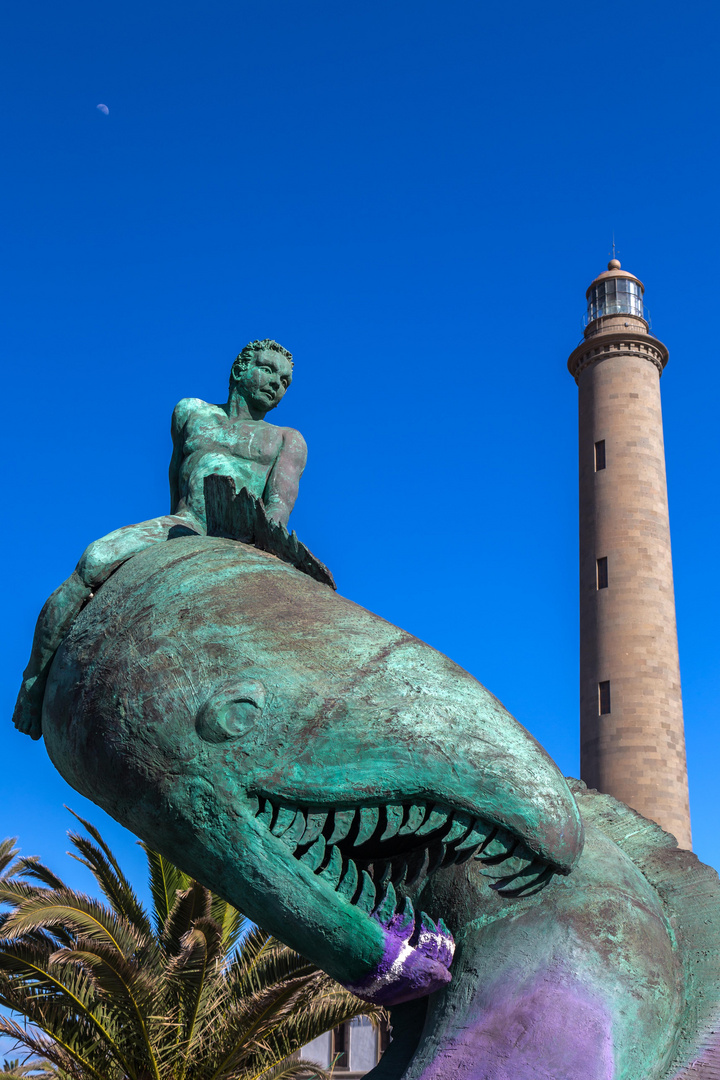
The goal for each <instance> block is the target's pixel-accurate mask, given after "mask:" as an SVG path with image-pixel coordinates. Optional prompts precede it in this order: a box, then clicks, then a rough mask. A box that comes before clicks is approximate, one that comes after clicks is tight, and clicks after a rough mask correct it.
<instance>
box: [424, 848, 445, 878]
mask: <svg viewBox="0 0 720 1080" xmlns="http://www.w3.org/2000/svg"><path fill="white" fill-rule="evenodd" d="M446 855H447V844H446V843H445V841H444V840H436V841H435V843H434V844H431V845H430V847H429V848H428V863H427V869H426V871H425V873H426V874H427V875H428V877H429V876H430V875H431V874H434V873H435V871H436V870H437V869H438V867H439V866H442V864H443V860H444V859H445V856H446Z"/></svg>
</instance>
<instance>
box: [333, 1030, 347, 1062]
mask: <svg viewBox="0 0 720 1080" xmlns="http://www.w3.org/2000/svg"><path fill="white" fill-rule="evenodd" d="M332 1056H333V1062H334V1065H335V1068H336V1069H347V1068H348V1067H349V1054H348V1029H347V1024H340V1026H339V1027H336V1028H334V1029H333V1033H332Z"/></svg>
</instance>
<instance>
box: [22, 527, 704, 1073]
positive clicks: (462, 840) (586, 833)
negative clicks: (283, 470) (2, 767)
mask: <svg viewBox="0 0 720 1080" xmlns="http://www.w3.org/2000/svg"><path fill="white" fill-rule="evenodd" d="M42 730H43V736H44V739H45V743H46V747H47V751H48V753H49V755H50V757H51V759H52V761H53V762H54V764H55V766H56V767H57V768H58V770H59V771H60V773H61V774H62V775H63V776H64V777H65V779H66V780H67V781H68V782H69V783H70V784H71V785H72V786H73V787H75V788H76V789H77V790H78V791H80V792H81V793H82V794H83V795H85V796H87V797H88V798H90V799H92V800H93V801H94V802H96V803H97V804H98V805H100V806H102V807H103V808H104V809H105V810H106V811H107V812H108V813H110V814H111V815H112V816H113V817H114V818H116V819H117V820H118V821H119V822H121V823H122V824H123V825H125V826H126V827H127V828H129V829H130V830H131V831H132V832H134V833H135V834H136V835H138V836H139V837H141V838H142V839H143V840H144V841H146V842H147V843H148V844H150V845H152V847H153V848H154V849H156V850H159V851H160V852H162V853H163V854H164V855H166V856H167V857H168V858H170V859H171V860H172V861H173V862H175V863H176V864H177V865H178V866H180V867H181V868H182V869H183V870H185V871H186V872H187V873H189V874H192V875H194V876H195V877H196V878H197V879H198V880H200V881H201V882H203V883H204V884H205V885H207V886H208V887H210V888H211V889H213V890H214V891H215V892H217V893H219V894H220V895H221V896H223V897H224V898H225V899H226V900H228V901H229V902H231V903H233V904H234V905H236V906H237V907H238V908H240V909H241V910H242V911H243V912H244V913H245V914H247V915H248V916H249V917H250V918H251V919H253V920H256V921H257V922H259V923H261V924H262V925H263V927H265V928H266V929H267V930H269V931H271V932H272V933H274V934H276V935H277V936H278V937H279V938H281V939H282V940H283V941H285V942H286V943H287V944H288V945H290V946H292V947H293V948H295V949H297V950H299V951H300V952H301V953H303V954H304V955H305V956H307V957H308V958H309V959H311V960H312V961H314V962H315V963H317V964H318V965H319V966H321V967H323V968H324V969H325V970H326V971H327V972H328V973H329V974H330V975H332V976H333V977H334V978H335V979H337V980H338V981H340V982H341V983H342V984H343V985H345V986H347V987H349V988H350V989H352V990H354V991H355V992H356V993H357V994H359V995H360V996H362V997H365V998H366V999H368V1000H372V1001H376V1002H380V1003H382V1004H384V1005H386V1006H388V1008H389V1009H390V1010H391V1017H392V1024H393V1041H392V1043H391V1045H390V1047H389V1049H388V1051H387V1052H386V1053H385V1055H384V1056H383V1058H382V1059H381V1061H380V1063H379V1065H378V1066H377V1068H376V1070H374V1072H373V1074H372V1075H373V1077H374V1078H375V1080H511V1078H512V1080H530V1078H533V1080H541V1078H542V1080H670V1078H671V1077H672V1078H676V1080H679V1078H680V1077H681V1076H687V1077H688V1078H689V1077H690V1076H693V1077H701V1076H708V1077H710V1076H714V1075H720V1074H715V1073H712V1072H706V1073H703V1072H702V1071H698V1070H699V1069H700V1070H701V1069H702V1068H704V1067H705V1065H707V1063H708V1062H710V1061H712V1060H714V1059H713V1055H714V1054H716V1050H717V1048H716V1037H715V1035H714V1034H713V1032H714V1031H715V1030H716V1021H717V1019H718V1014H719V1012H720V1008H719V1005H720V963H719V955H718V953H719V948H720V888H719V887H718V881H717V875H716V874H715V873H714V871H711V870H710V869H709V868H707V867H703V866H702V865H701V864H700V863H698V861H697V859H696V858H695V857H694V856H693V855H692V854H691V853H689V852H678V850H677V848H676V846H675V842H674V840H673V838H671V837H669V836H668V835H667V834H665V833H663V832H662V831H661V830H660V829H659V828H658V827H657V826H655V825H653V824H652V823H650V822H647V821H645V820H644V819H642V818H640V817H639V816H638V815H637V814H635V813H634V812H633V811H630V810H629V809H628V808H627V807H623V806H622V805H621V804H619V803H616V802H615V801H614V800H612V799H610V798H609V797H607V796H600V795H598V794H597V793H593V792H589V791H587V790H586V789H585V788H584V786H583V785H581V784H580V783H579V782H568V781H567V780H566V779H565V778H564V777H563V776H562V775H561V773H560V772H559V770H558V769H557V767H556V766H555V764H554V763H553V762H552V761H551V759H550V758H549V757H548V755H547V754H546V753H545V751H544V750H543V749H542V748H541V747H540V746H539V745H538V743H537V742H536V741H535V740H534V739H533V737H532V736H531V735H530V734H529V733H528V732H527V731H526V730H525V729H524V728H523V727H522V726H521V725H520V724H519V723H518V722H517V721H516V720H515V719H514V718H513V717H512V716H511V715H510V714H509V713H508V712H507V710H506V709H504V707H503V706H502V705H501V704H500V702H499V701H497V699H496V698H494V697H493V696H492V694H491V693H489V692H488V691H487V690H486V689H485V688H484V687H482V686H481V685H480V684H479V683H478V682H477V681H476V680H475V679H474V678H473V677H472V676H470V675H469V674H468V673H467V672H465V671H464V670H462V669H461V668H460V667H458V666H457V665H456V664H454V663H453V662H452V661H451V660H449V659H448V658H447V657H445V656H443V655H442V654H440V653H439V652H437V651H436V650H434V649H432V648H430V647H429V646H428V645H426V644H424V643H422V642H420V641H418V640H417V639H415V638H413V637H412V636H411V635H409V634H407V633H405V632H404V631H402V630H400V629H398V628H397V627H395V626H393V625H391V624H390V623H388V622H386V621H385V620H383V619H381V618H379V617H378V616H376V615H374V614H372V613H371V612H369V611H366V610H365V609H363V608H362V607H360V606H358V605H357V604H355V603H353V602H352V601H350V600H348V599H346V598H344V597H342V596H340V595H339V594H338V593H337V592H335V591H334V589H333V588H331V587H329V586H328V584H327V583H325V582H324V581H323V580H320V579H318V577H317V576H316V577H311V576H309V575H308V574H307V573H303V572H301V570H299V569H297V567H296V566H294V565H292V563H291V562H288V561H284V560H283V558H278V557H276V556H275V555H273V554H272V553H270V552H268V551H263V550H259V549H258V548H257V547H256V546H254V545H253V544H252V543H241V542H239V541H238V540H233V539H229V538H227V537H223V536H201V537H194V536H183V537H178V538H175V539H173V540H170V541H168V542H166V543H162V544H157V545H155V546H153V547H152V548H149V549H148V550H146V551H144V552H141V553H140V554H138V555H136V556H135V557H133V558H132V559H130V560H129V561H128V562H126V563H124V564H123V565H122V566H120V567H119V569H117V570H116V572H115V573H114V574H113V576H112V577H110V578H109V580H108V581H106V582H105V584H104V585H102V587H101V588H100V589H98V591H97V593H96V594H95V596H94V597H93V598H92V600H91V601H90V602H89V603H88V604H87V606H86V607H85V608H84V609H83V610H82V612H81V613H80V615H79V616H78V617H77V618H76V620H75V622H74V624H73V625H72V627H71V628H70V630H69V633H68V634H67V636H66V638H65V640H64V642H63V644H62V646H61V647H60V649H59V650H58V652H57V654H56V656H55V659H54V661H53V664H52V667H51V670H50V674H49V678H48V683H47V688H46V691H45V698H44V705H43V712H42ZM718 1030H720V1029H718ZM707 1068H711V1066H710V1065H707ZM688 1070H689V1071H688Z"/></svg>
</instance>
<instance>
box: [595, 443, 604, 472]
mask: <svg viewBox="0 0 720 1080" xmlns="http://www.w3.org/2000/svg"><path fill="white" fill-rule="evenodd" d="M604 468H605V440H604V439H601V440H600V442H596V443H595V472H600V470H601V469H604Z"/></svg>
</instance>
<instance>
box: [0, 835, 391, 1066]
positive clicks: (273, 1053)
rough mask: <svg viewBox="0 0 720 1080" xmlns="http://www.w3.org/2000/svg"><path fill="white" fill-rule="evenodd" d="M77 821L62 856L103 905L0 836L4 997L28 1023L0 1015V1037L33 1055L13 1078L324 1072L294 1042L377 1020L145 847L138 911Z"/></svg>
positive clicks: (104, 852) (120, 877)
mask: <svg viewBox="0 0 720 1080" xmlns="http://www.w3.org/2000/svg"><path fill="white" fill-rule="evenodd" d="M75 816H76V817H77V815H75ZM78 821H80V822H81V824H82V825H83V826H84V828H85V830H86V831H87V833H88V834H89V835H88V836H85V835H81V834H78V833H70V841H71V843H72V845H73V847H74V849H75V852H74V853H71V854H72V856H73V858H76V859H78V860H79V861H80V862H81V863H83V865H85V866H86V867H87V868H88V869H89V870H90V871H91V872H92V874H93V875H94V877H95V880H96V881H97V883H98V885H99V886H100V889H101V890H102V892H103V894H104V896H105V901H106V902H103V901H100V900H96V899H94V898H92V897H90V896H87V895H85V894H84V893H79V892H76V891H74V890H72V889H70V888H69V887H68V886H67V885H66V884H65V883H64V882H63V881H62V880H61V879H60V878H59V877H57V876H56V875H55V874H54V873H53V872H52V871H51V870H49V869H48V868H47V867H46V866H44V865H43V864H42V863H41V862H40V861H39V860H38V859H37V858H19V857H18V851H17V849H16V848H15V846H14V845H15V841H14V840H6V841H4V842H2V843H1V844H0V903H2V904H4V905H5V907H6V909H7V910H6V911H5V912H4V914H2V915H0V1006H4V1007H5V1009H7V1010H10V1011H12V1012H14V1013H15V1014H20V1016H22V1017H23V1018H24V1020H25V1021H26V1024H20V1023H18V1022H17V1021H16V1020H13V1019H9V1018H7V1017H3V1016H0V1035H6V1036H11V1037H12V1038H14V1039H15V1041H16V1045H17V1047H18V1048H20V1047H22V1048H24V1049H25V1050H26V1051H27V1052H28V1053H29V1055H33V1057H32V1060H28V1061H26V1062H25V1064H24V1065H18V1064H16V1063H12V1065H11V1063H8V1064H7V1066H6V1072H7V1071H9V1075H10V1076H18V1077H20V1076H27V1077H32V1076H37V1078H38V1080H49V1078H50V1077H53V1078H56V1080H294V1078H296V1077H298V1076H301V1075H304V1076H310V1077H316V1078H318V1080H324V1078H326V1077H327V1076H328V1074H327V1073H326V1071H325V1070H324V1069H321V1068H320V1067H319V1066H317V1065H315V1064H313V1063H312V1062H307V1061H303V1060H301V1059H299V1058H298V1054H297V1052H298V1049H299V1048H300V1047H302V1046H303V1045H304V1044H306V1043H308V1042H310V1040H311V1039H314V1038H316V1037H317V1036H318V1035H321V1034H322V1033H323V1032H326V1031H329V1030H331V1029H332V1028H334V1027H336V1026H338V1025H339V1024H342V1023H344V1022H346V1021H348V1020H351V1019H353V1018H354V1017H356V1016H359V1015H363V1014H364V1015H368V1016H369V1017H370V1019H371V1020H372V1021H373V1022H377V1021H378V1020H379V1019H380V1017H381V1016H382V1015H383V1014H382V1011H381V1010H379V1009H377V1008H375V1007H373V1006H372V1005H368V1004H367V1003H366V1002H363V1001H360V1000H359V999H358V998H356V997H354V996H353V995H352V994H349V993H348V992H347V991H345V990H343V989H342V987H340V986H339V985H338V984H337V983H335V982H333V981H332V980H331V979H330V978H329V977H328V976H327V975H325V974H324V973H323V972H321V971H319V970H318V969H317V968H316V967H314V966H313V965H312V964H310V963H308V961H306V960H305V959H304V958H303V957H302V956H300V955H299V954H298V953H296V952H293V950H292V949H289V948H287V947H286V946H285V945H283V944H281V943H280V942H279V941H278V940H277V939H276V938H273V937H271V936H270V935H269V934H266V933H265V932H264V931H263V930H261V929H259V928H257V927H255V926H253V925H252V924H251V923H249V922H248V921H247V920H246V919H245V918H244V917H243V916H242V915H241V914H240V913H239V912H238V911H237V910H236V909H235V908H233V907H232V906H231V905H230V904H227V903H226V902H225V901H224V900H221V899H220V897H219V896H215V895H214V894H213V893H211V892H210V890H209V889H206V888H205V887H204V886H203V885H200V884H199V882H197V881H194V880H193V879H192V878H190V877H188V876H187V875H186V874H184V873H183V872H182V871H181V870H178V868H177V867H176V866H173V865H172V863H170V862H168V860H167V859H164V858H163V856H162V855H158V854H157V853H156V852H154V851H150V850H149V849H148V848H147V847H145V845H143V847H144V848H145V852H146V855H147V860H148V868H149V874H150V891H151V895H152V900H153V910H152V913H151V915H148V913H147V911H146V910H145V908H144V907H143V905H142V904H141V903H140V901H139V900H138V897H137V895H136V893H135V892H134V890H133V888H132V886H131V885H130V883H129V881H128V880H127V878H126V877H125V875H124V874H123V872H122V870H121V869H120V867H119V865H118V863H117V860H116V859H115V856H114V855H113V853H112V851H111V850H110V848H109V847H108V846H107V844H106V843H105V841H104V840H103V839H102V836H101V835H100V833H99V832H98V830H97V829H96V828H94V826H92V825H90V824H89V823H88V822H87V821H84V820H83V819H82V818H78ZM13 1070H14V1071H13ZM23 1070H24V1071H23ZM33 1070H34V1071H33ZM43 1070H44V1071H43ZM0 1075H2V1074H0Z"/></svg>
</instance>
